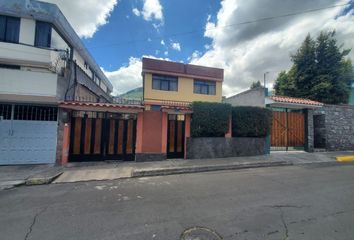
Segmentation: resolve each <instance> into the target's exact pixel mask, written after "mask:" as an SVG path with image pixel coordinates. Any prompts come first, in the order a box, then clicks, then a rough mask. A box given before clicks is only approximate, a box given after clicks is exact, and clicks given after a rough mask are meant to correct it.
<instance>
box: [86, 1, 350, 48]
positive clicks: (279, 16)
mask: <svg viewBox="0 0 354 240" xmlns="http://www.w3.org/2000/svg"><path fill="white" fill-rule="evenodd" d="M350 4H351V2H348V3H344V4H338V5H332V6H327V7H322V8H314V9H309V10H304V11H298V12H293V13H287V14H283V15H277V16H271V17H264V18H259V19H255V20H249V21H244V22H238V23H232V24H227V25H224V26H215V27H210V28H207V29H205V30H192V31H187V32H180V33H174V34H169V35H164V36H160V37H150V38H149V39H150V40H152V39H154V40H160V39H164V38H170V37H177V36H184V35H190V34H195V33H199V32H207V31H212V30H216V29H220V28H221V29H223V28H228V27H234V26H240V25H247V24H251V23H256V22H262V21H269V20H273V19H278V18H286V17H292V16H296V15H303V14H308V13H312V12H318V11H323V10H327V9H332V8H337V7H343V6H347V5H350ZM147 41H149V40H148V39H139V40H131V41H126V42H121V43H112V44H107V45H101V46H93V47H90V49H94V48H104V47H111V46H123V45H129V44H134V43H138V42H147Z"/></svg>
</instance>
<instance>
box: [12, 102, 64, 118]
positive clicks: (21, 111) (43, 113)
mask: <svg viewBox="0 0 354 240" xmlns="http://www.w3.org/2000/svg"><path fill="white" fill-rule="evenodd" d="M57 117H58V109H57V108H56V107H47V106H32V105H15V111H14V120H29V121H57Z"/></svg>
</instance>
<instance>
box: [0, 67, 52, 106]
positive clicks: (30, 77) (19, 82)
mask: <svg viewBox="0 0 354 240" xmlns="http://www.w3.org/2000/svg"><path fill="white" fill-rule="evenodd" d="M0 76H1V78H0V100H2V101H18V100H22V101H42V102H43V101H44V102H46V101H48V102H55V101H56V94H57V75H56V74H54V73H44V72H31V71H23V70H14V69H4V68H0Z"/></svg>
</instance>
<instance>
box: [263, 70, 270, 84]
mask: <svg viewBox="0 0 354 240" xmlns="http://www.w3.org/2000/svg"><path fill="white" fill-rule="evenodd" d="M268 73H269V72H265V73H264V75H263V86H264V88H266V75H267V74H268Z"/></svg>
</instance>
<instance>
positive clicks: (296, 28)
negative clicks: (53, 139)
mask: <svg viewBox="0 0 354 240" xmlns="http://www.w3.org/2000/svg"><path fill="white" fill-rule="evenodd" d="M45 1H48V2H52V3H56V4H57V5H58V6H59V8H60V9H61V10H62V12H63V13H64V15H65V16H66V17H67V19H68V21H69V22H70V23H71V25H72V26H73V28H74V29H75V30H76V32H77V33H78V35H79V36H80V37H81V39H82V41H83V42H84V43H85V45H86V47H87V48H88V50H89V51H90V52H91V54H92V55H93V57H94V58H95V60H96V61H97V63H98V64H99V65H100V66H101V67H102V69H103V70H104V72H105V74H106V75H107V77H108V78H109V79H110V81H111V82H112V84H113V86H114V92H113V93H114V94H121V93H124V92H126V91H128V90H130V89H133V88H136V87H139V86H141V85H142V78H141V58H142V57H143V56H148V57H153V58H162V59H169V60H172V61H183V62H185V63H192V64H199V65H203V66H211V67H219V68H223V69H224V76H225V77H224V83H223V94H224V95H225V96H231V95H233V94H236V93H238V92H241V91H244V90H246V89H248V88H249V86H250V85H251V84H252V82H254V81H258V80H260V81H262V82H263V75H264V73H265V72H268V74H267V87H268V88H272V86H273V83H274V80H275V79H276V77H277V75H278V73H279V72H280V71H282V70H287V69H289V67H290V66H291V61H290V55H291V54H293V53H294V52H296V50H297V48H298V47H299V46H300V44H301V42H302V41H303V40H304V38H305V37H306V35H307V34H309V33H310V34H311V35H312V36H316V35H317V34H318V33H319V32H320V31H331V30H333V29H335V30H336V32H337V39H338V42H339V44H343V45H344V47H345V48H352V49H354V27H353V26H354V0H311V1H309V0H296V1H295V0H262V1H260V0H247V1H245V0H75V1H70V0H45ZM321 8H322V9H321ZM314 9H320V10H317V11H310V12H307V13H304V12H306V11H309V10H314ZM300 12H303V14H296V15H293V16H288V17H280V18H279V17H277V16H282V15H287V14H292V13H300ZM268 17H275V18H274V19H272V20H264V21H255V20H257V19H263V18H268ZM247 21H250V22H251V23H248V24H241V25H240V24H237V23H242V22H247ZM227 26H228V27H227ZM207 29H208V30H207ZM188 32H193V33H192V34H184V33H188ZM349 57H350V58H351V59H354V50H353V51H351V53H350V55H349Z"/></svg>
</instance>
